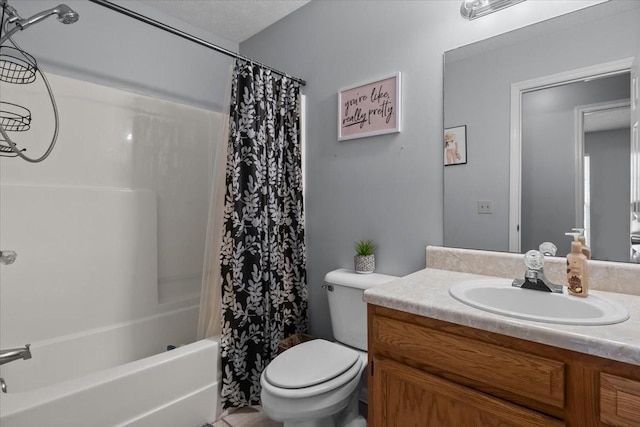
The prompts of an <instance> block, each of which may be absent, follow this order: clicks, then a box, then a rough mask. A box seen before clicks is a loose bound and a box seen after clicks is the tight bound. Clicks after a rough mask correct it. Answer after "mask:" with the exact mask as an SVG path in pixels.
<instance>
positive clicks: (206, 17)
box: [141, 0, 310, 43]
mask: <svg viewBox="0 0 640 427" xmlns="http://www.w3.org/2000/svg"><path fill="white" fill-rule="evenodd" d="M309 1H310V0H253V1H251V0H141V2H142V3H144V4H145V5H147V6H151V7H154V8H156V9H159V10H160V11H162V12H164V13H166V14H167V15H170V16H173V17H174V18H178V19H180V20H182V21H184V22H187V23H189V24H191V25H193V26H195V27H198V28H201V29H203V30H205V31H208V32H210V33H213V34H215V35H218V36H220V37H223V38H225V39H227V40H231V41H233V42H236V43H240V42H242V41H244V40H246V39H248V38H249V37H251V36H253V35H254V34H256V33H258V32H260V31H262V30H263V29H265V28H266V27H268V26H269V25H271V24H273V23H274V22H276V21H278V20H279V19H281V18H283V17H284V16H286V15H288V14H290V13H291V12H293V11H294V10H296V9H298V8H299V7H301V6H304V5H305V4H307V3H308V2H309Z"/></svg>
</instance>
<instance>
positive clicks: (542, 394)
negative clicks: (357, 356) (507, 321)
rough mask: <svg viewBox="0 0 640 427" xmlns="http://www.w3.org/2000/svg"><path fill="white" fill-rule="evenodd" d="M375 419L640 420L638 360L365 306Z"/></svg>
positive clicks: (389, 422)
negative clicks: (607, 356)
mask: <svg viewBox="0 0 640 427" xmlns="http://www.w3.org/2000/svg"><path fill="white" fill-rule="evenodd" d="M368 334H369V337H368V340H369V342H368V353H369V366H368V368H369V426H371V427H387V426H398V427H410V426H434V427H439V426H451V427H458V426H478V427H485V426H486V427H490V426H522V427H527V426H553V427H556V426H574V427H588V426H623V427H629V426H634V427H640V366H636V365H630V364H626V363H621V362H616V361H613V360H609V359H604V358H600V357H595V356H590V355H586V354H582V353H578V352H574V351H570V350H564V349H560V348H557V347H552V346H548V345H544V344H539V343H534V342H531V341H526V340H522V339H518V338H512V337H508V336H505V335H500V334H496V333H492V332H487V331H483V330H479V329H474V328H470V327H466V326H461V325H457V324H453V323H448V322H443V321H439V320H434V319H430V318H427V317H422V316H417V315H414V314H409V313H406V312H402V311H397V310H392V309H388V308H384V307H380V306H376V305H369V306H368Z"/></svg>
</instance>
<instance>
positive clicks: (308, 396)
mask: <svg viewBox="0 0 640 427" xmlns="http://www.w3.org/2000/svg"><path fill="white" fill-rule="evenodd" d="M396 278H397V277H395V276H388V275H385V274H377V273H372V274H357V273H355V272H354V271H352V270H347V269H340V270H334V271H331V272H329V273H327V274H326V275H325V278H324V281H325V285H324V286H323V288H325V289H326V290H327V298H328V302H329V313H330V317H331V326H332V328H333V334H334V336H335V339H336V341H335V342H331V341H326V340H323V339H316V340H313V341H307V342H305V343H302V344H299V345H297V346H294V347H292V348H290V349H288V350H286V351H285V352H283V353H282V354H280V355H279V356H277V357H276V358H275V359H274V360H272V361H271V363H269V365H268V366H267V367H266V368H265V370H264V371H263V372H262V375H261V377H260V384H261V385H262V393H261V395H260V397H261V400H262V409H263V411H264V412H265V413H266V414H267V415H268V416H269V417H270V418H271V419H273V420H275V421H281V422H284V426H285V427H302V426H304V427H365V426H366V425H367V423H366V421H365V419H364V418H363V417H361V416H360V415H359V413H358V401H359V397H360V393H361V392H362V391H363V386H364V383H365V380H364V379H365V378H366V374H365V368H366V367H367V305H366V303H365V302H364V301H363V299H362V297H363V293H364V291H365V289H368V288H370V287H372V286H376V285H379V284H382V283H385V282H388V281H391V280H394V279H396Z"/></svg>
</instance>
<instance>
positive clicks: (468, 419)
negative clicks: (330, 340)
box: [369, 359, 565, 427]
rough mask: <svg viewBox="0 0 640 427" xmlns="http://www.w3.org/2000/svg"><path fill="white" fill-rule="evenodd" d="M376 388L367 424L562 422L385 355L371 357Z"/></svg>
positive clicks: (445, 426) (537, 425)
mask: <svg viewBox="0 0 640 427" xmlns="http://www.w3.org/2000/svg"><path fill="white" fill-rule="evenodd" d="M374 361H375V369H376V372H375V374H374V377H373V380H374V383H373V386H374V388H375V389H376V390H378V391H379V395H378V400H375V401H374V404H373V413H372V414H373V417H372V419H370V421H369V422H370V424H369V425H370V426H375V427H413V426H416V427H418V426H420V427H422V426H438V427H458V426H482V427H564V426H565V423H564V422H562V421H560V420H557V419H555V418H551V417H548V416H546V415H544V414H541V413H539V412H536V411H532V410H530V409H527V408H524V407H522V406H518V405H514V404H512V403H509V402H506V401H503V400H500V399H497V398H495V397H492V396H489V395H486V394H484V393H480V392H478V391H475V390H472V389H470V388H467V387H463V386H461V385H459V384H456V383H454V382H451V381H447V380H444V379H442V378H439V377H436V376H434V375H430V374H428V373H426V372H423V371H421V370H419V369H415V368H412V367H410V366H407V365H403V364H401V363H397V362H394V361H392V360H389V359H374Z"/></svg>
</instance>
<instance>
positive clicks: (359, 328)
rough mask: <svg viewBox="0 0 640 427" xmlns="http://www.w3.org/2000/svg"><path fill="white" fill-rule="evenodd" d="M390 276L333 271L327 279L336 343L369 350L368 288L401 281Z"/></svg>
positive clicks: (346, 270) (344, 270)
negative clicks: (364, 295)
mask: <svg viewBox="0 0 640 427" xmlns="http://www.w3.org/2000/svg"><path fill="white" fill-rule="evenodd" d="M397 278H398V277H396V276H388V275H386V274H378V273H371V274H358V273H356V272H355V271H353V270H348V269H344V268H343V269H340V270H333V271H330V272H329V273H327V274H326V275H325V276H324V282H325V285H326V286H325V288H326V290H327V299H328V301H329V314H330V316H331V327H332V328H333V336H334V337H335V339H336V341H338V342H341V343H343V344H346V345H348V346H350V347H355V348H358V349H360V350H364V351H366V350H367V303H365V302H364V301H363V300H362V297H363V294H364V291H365V289H368V288H371V287H373V286H376V285H380V284H382V283H385V282H389V281H391V280H394V279H397Z"/></svg>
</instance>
